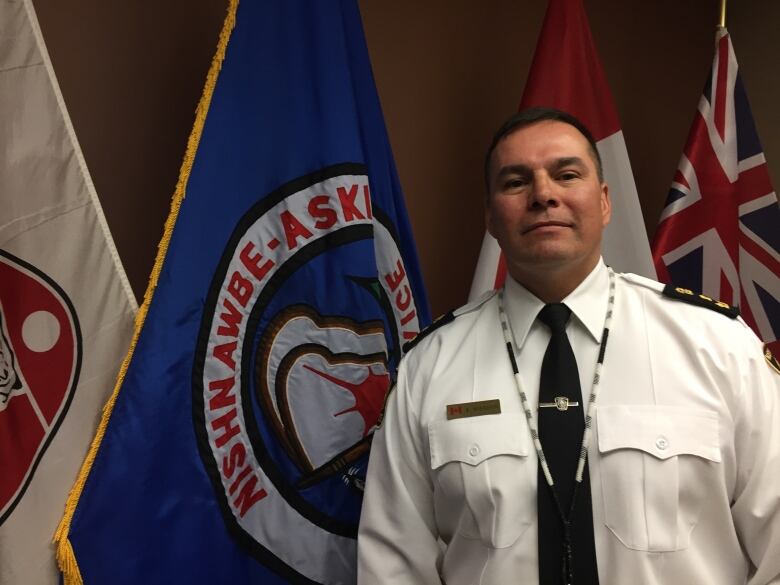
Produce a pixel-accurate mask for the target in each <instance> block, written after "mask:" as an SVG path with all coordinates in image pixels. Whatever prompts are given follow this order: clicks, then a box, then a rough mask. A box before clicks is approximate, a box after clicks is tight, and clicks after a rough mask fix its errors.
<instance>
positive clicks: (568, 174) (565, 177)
mask: <svg viewBox="0 0 780 585" xmlns="http://www.w3.org/2000/svg"><path fill="white" fill-rule="evenodd" d="M577 177H579V175H578V174H577V173H576V172H574V171H564V172H562V173H560V174H559V175H558V180H560V181H572V180H574V179H576V178H577Z"/></svg>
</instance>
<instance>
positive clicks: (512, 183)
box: [504, 178, 528, 189]
mask: <svg viewBox="0 0 780 585" xmlns="http://www.w3.org/2000/svg"><path fill="white" fill-rule="evenodd" d="M527 184H528V181H526V180H525V179H521V178H515V179H509V180H508V181H507V182H506V183H505V184H504V188H505V189H519V188H521V187H525V186H526V185H527Z"/></svg>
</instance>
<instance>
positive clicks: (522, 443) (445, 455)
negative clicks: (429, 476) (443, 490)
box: [428, 413, 531, 469]
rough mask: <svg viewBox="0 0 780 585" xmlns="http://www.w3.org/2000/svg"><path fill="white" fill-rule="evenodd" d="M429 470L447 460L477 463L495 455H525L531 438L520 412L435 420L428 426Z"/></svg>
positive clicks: (470, 463) (523, 416) (447, 461)
mask: <svg viewBox="0 0 780 585" xmlns="http://www.w3.org/2000/svg"><path fill="white" fill-rule="evenodd" d="M428 440H429V442H430V447H431V469H436V468H438V467H441V466H442V465H444V464H445V463H449V462H450V461H460V462H462V463H468V464H469V465H478V464H479V463H481V462H482V461H484V460H485V459H487V458H489V457H493V456H495V455H516V456H519V457H525V456H527V455H528V453H529V449H530V445H531V437H530V436H529V434H528V424H527V423H526V420H525V415H524V414H523V413H501V414H491V415H485V416H475V417H473V418H458V419H453V420H439V421H435V422H433V423H431V424H430V425H429V426H428Z"/></svg>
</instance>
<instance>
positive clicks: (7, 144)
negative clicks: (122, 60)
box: [0, 0, 137, 585]
mask: <svg viewBox="0 0 780 585" xmlns="http://www.w3.org/2000/svg"><path fill="white" fill-rule="evenodd" d="M0 201H1V202H2V204H0V583H2V584H4V585H5V584H8V585H17V584H18V585H40V584H46V585H49V584H52V585H53V584H55V583H57V582H58V579H59V572H58V570H57V566H56V562H55V558H54V545H53V544H52V537H53V535H54V531H55V529H56V527H57V523H58V522H59V519H60V518H61V516H62V513H63V510H64V505H65V500H66V498H67V495H68V490H69V489H70V488H71V486H72V485H73V483H74V480H75V478H76V476H77V474H78V471H79V468H80V466H81V463H82V461H83V459H84V456H85V455H86V452H87V449H88V447H89V444H90V441H91V439H92V436H93V434H94V432H95V427H96V426H97V422H98V421H99V418H100V417H99V414H100V409H101V407H102V406H103V404H104V402H105V401H106V399H107V397H108V396H109V395H110V393H111V390H112V389H113V385H114V382H115V379H116V375H117V372H118V370H119V367H120V365H121V362H122V358H123V357H124V354H125V352H126V350H127V347H128V345H129V343H130V338H131V335H132V330H133V315H134V313H135V311H136V309H137V305H136V302H135V299H134V297H133V294H132V291H131V289H130V286H129V284H128V282H127V277H126V276H125V273H124V270H123V269H122V266H121V264H120V262H119V258H118V256H117V253H116V249H115V248H114V244H113V241H112V239H111V235H110V233H109V231H108V226H107V225H106V222H105V218H104V217H103V213H102V211H101V209H100V204H99V202H98V199H97V195H96V194H95V189H94V187H93V185H92V181H91V179H90V177H89V173H88V172H87V168H86V165H85V163H84V158H83V156H82V154H81V150H80V149H79V145H78V142H77V141H76V136H75V134H74V132H73V127H72V126H71V123H70V119H69V118H68V114H67V112H66V110H65V105H64V103H63V100H62V95H61V94H60V91H59V87H58V85H57V81H56V79H55V77H54V73H53V71H52V67H51V62H50V60H49V57H48V54H47V52H46V48H45V46H44V44H43V40H42V37H41V31H40V28H39V26H38V21H37V19H36V17H35V12H34V10H33V6H32V3H31V1H30V0H0ZM107 521H108V519H107Z"/></svg>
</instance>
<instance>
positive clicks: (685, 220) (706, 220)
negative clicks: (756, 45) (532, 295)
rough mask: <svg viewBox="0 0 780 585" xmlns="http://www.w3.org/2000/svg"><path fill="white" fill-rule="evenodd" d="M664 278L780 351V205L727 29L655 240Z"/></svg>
mask: <svg viewBox="0 0 780 585" xmlns="http://www.w3.org/2000/svg"><path fill="white" fill-rule="evenodd" d="M653 261H654V263H655V267H656V270H657V272H658V278H659V280H662V281H664V282H667V283H669V282H671V283H674V284H675V285H677V286H682V287H685V288H688V289H691V290H696V291H700V292H702V293H704V294H705V295H707V296H710V297H712V298H713V299H721V300H724V301H726V302H728V303H730V304H732V305H735V306H738V307H739V308H740V312H741V314H742V316H743V318H744V319H745V321H746V322H747V323H748V324H749V325H750V327H752V328H753V330H754V331H755V332H756V334H757V335H758V336H759V337H760V338H761V339H763V340H764V342H766V343H768V344H769V345H770V347H771V349H772V352H773V353H775V354H778V353H780V351H778V350H780V342H778V341H777V340H778V337H779V336H780V208H778V204H777V196H776V195H775V192H774V189H773V188H772V184H771V182H770V179H769V171H768V169H767V164H766V159H765V158H764V153H763V152H762V149H761V143H760V142H759V139H758V133H757V132H756V127H755V124H754V123H753V116H752V114H751V112H750V105H749V104H748V100H747V95H746V94H745V88H744V87H743V85H742V80H741V79H740V76H739V70H738V67H737V60H736V57H735V56H734V47H733V46H732V44H731V39H730V37H729V34H728V31H727V30H726V29H725V28H720V29H718V33H717V37H716V53H715V59H714V62H713V64H712V72H711V73H710V76H709V78H708V79H707V83H706V84H705V87H704V95H702V98H701V100H700V101H699V111H698V113H697V114H696V118H695V120H694V122H693V127H692V128H691V131H690V134H689V135H688V142H687V145H686V146H685V150H684V151H683V155H682V157H681V159H680V163H679V166H678V169H677V172H676V173H675V177H674V180H673V182H672V187H671V189H670V191H669V196H668V198H667V200H666V206H665V207H664V210H663V212H662V213H661V220H660V224H659V226H658V229H657V231H656V235H655V240H654V242H653Z"/></svg>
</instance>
